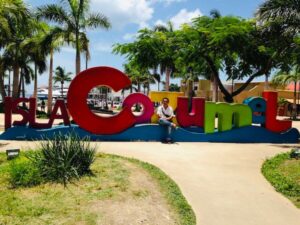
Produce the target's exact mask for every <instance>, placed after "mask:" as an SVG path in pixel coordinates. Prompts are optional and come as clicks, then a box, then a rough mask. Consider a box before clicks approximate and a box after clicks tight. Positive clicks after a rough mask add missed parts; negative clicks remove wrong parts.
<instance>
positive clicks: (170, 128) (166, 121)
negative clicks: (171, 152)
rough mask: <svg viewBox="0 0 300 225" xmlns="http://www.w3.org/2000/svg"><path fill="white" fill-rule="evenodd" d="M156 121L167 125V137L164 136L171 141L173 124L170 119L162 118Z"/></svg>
mask: <svg viewBox="0 0 300 225" xmlns="http://www.w3.org/2000/svg"><path fill="white" fill-rule="evenodd" d="M158 123H159V124H160V125H163V126H166V127H167V137H166V140H167V141H171V133H172V126H173V124H172V123H171V122H170V121H168V120H164V119H159V120H158Z"/></svg>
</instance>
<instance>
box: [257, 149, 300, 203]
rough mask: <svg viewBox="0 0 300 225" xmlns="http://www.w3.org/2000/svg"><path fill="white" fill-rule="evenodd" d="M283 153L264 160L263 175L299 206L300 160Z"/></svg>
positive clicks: (277, 189)
mask: <svg viewBox="0 0 300 225" xmlns="http://www.w3.org/2000/svg"><path fill="white" fill-rule="evenodd" d="M289 155H290V153H283V154H279V155H277V156H275V157H274V158H272V159H268V160H266V161H265V163H264V164H263V167H262V172H263V174H264V176H265V177H266V178H267V180H269V182H270V183H271V184H272V185H273V186H274V187H275V189H276V191H278V192H280V193H282V194H284V195H285V196H286V197H287V198H289V199H290V200H291V201H292V202H293V203H294V204H295V205H296V206H297V207H298V208H300V160H296V159H291V158H290V156H289Z"/></svg>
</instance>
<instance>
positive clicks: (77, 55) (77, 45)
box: [76, 32, 80, 75]
mask: <svg viewBox="0 0 300 225" xmlns="http://www.w3.org/2000/svg"><path fill="white" fill-rule="evenodd" d="M78 35H79V34H78V32H77V33H76V75H78V74H79V73H80V48H79V38H78Z"/></svg>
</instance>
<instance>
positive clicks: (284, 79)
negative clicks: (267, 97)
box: [272, 66, 300, 120]
mask: <svg viewBox="0 0 300 225" xmlns="http://www.w3.org/2000/svg"><path fill="white" fill-rule="evenodd" d="M298 82H300V68H299V67H298V66H296V67H295V69H294V71H292V73H282V72H279V73H277V74H276V75H275V76H274V77H273V79H272V83H273V84H277V85H284V86H286V85H287V84H290V83H294V100H293V101H294V102H293V119H294V120H295V119H297V84H299V85H300V83H298Z"/></svg>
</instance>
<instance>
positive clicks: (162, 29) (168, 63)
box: [153, 21, 174, 91]
mask: <svg viewBox="0 0 300 225" xmlns="http://www.w3.org/2000/svg"><path fill="white" fill-rule="evenodd" d="M153 31H154V32H155V33H157V32H158V38H159V39H160V41H161V48H162V49H161V54H160V55H161V57H160V62H159V66H160V70H161V74H162V73H163V72H165V74H166V83H165V90H166V91H169V88H170V78H171V75H172V73H173V72H174V60H173V55H172V52H171V51H170V50H171V48H172V44H170V38H171V36H172V35H173V32H174V27H173V24H172V22H171V21H169V22H168V23H167V25H166V26H164V25H157V26H155V27H154V28H153ZM159 33H161V34H159Z"/></svg>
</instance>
